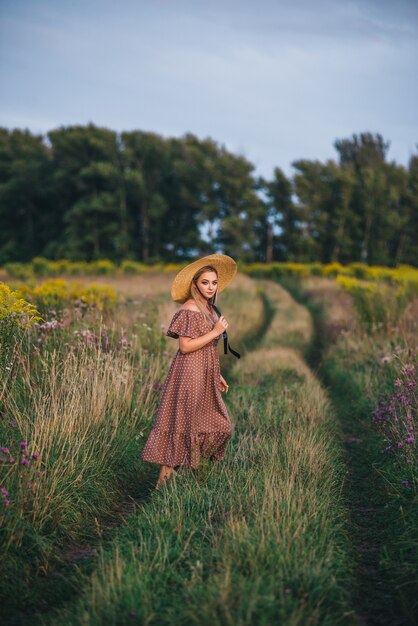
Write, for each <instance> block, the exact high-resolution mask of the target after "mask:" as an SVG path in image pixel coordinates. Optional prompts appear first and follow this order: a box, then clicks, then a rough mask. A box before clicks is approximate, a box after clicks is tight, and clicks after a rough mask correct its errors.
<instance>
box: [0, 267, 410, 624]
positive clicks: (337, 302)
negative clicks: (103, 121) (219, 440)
mask: <svg viewBox="0 0 418 626" xmlns="http://www.w3.org/2000/svg"><path fill="white" fill-rule="evenodd" d="M16 265H17V264H15V267H8V268H5V269H4V270H0V281H3V282H0V322H1V326H0V343H1V352H0V365H1V371H0V416H1V420H0V433H1V442H0V443H1V446H2V456H1V471H2V478H1V490H2V491H1V498H2V502H1V503H0V506H1V509H0V517H1V541H2V559H1V572H0V573H1V579H2V589H1V600H2V601H1V609H0V611H1V619H2V623H4V624H10V625H22V626H25V625H26V624H31V625H33V624H35V625H45V626H52V625H53V626H58V625H62V624H65V625H67V624H68V625H69V626H70V625H74V626H75V625H92V626H93V625H94V626H96V625H99V624H109V625H115V626H116V625H118V626H119V625H121V626H122V625H125V624H126V625H128V624H141V625H142V624H146V625H149V626H160V625H164V626H165V625H167V626H168V625H169V624H170V625H173V626H176V625H180V624H181V625H189V624H196V625H200V624H203V625H207V626H209V625H214V624H222V625H227V626H232V625H234V626H247V625H248V626H250V625H263V626H268V625H270V624H271V625H273V624H283V625H285V626H296V625H301V626H302V625H303V626H334V625H336V624H342V625H343V624H346V625H350V626H351V625H353V626H363V625H376V626H377V625H379V626H380V625H383V626H385V625H387V626H389V625H390V626H393V625H395V626H396V625H403V624H411V625H412V624H415V623H416V621H417V619H418V602H417V598H416V589H417V582H418V581H417V573H416V572H417V566H416V565H417V563H418V532H417V528H418V525H417V522H418V519H417V517H418V516H417V487H418V479H417V458H416V428H417V426H416V423H417V404H418V403H417V398H418V391H417V389H418V387H417V378H418V377H417V359H416V357H417V319H418V292H417V285H418V279H417V274H418V272H417V271H416V270H413V268H409V267H404V268H400V269H399V270H389V269H387V268H366V267H365V266H361V265H360V264H353V266H354V267H351V268H350V267H347V268H343V267H342V266H337V264H334V265H333V266H327V267H325V266H322V267H321V266H319V265H318V264H312V265H311V266H302V265H296V264H293V265H292V264H272V266H261V265H260V266H248V267H241V268H240V271H239V273H238V275H237V277H236V279H235V280H234V281H233V283H232V285H231V287H230V288H228V289H227V290H226V291H225V292H224V293H222V294H221V295H220V299H219V307H220V308H221V310H222V313H223V314H224V315H225V317H226V318H227V319H228V321H229V329H228V335H229V338H230V342H231V345H232V346H233V347H234V349H236V350H238V351H240V352H241V355H242V358H241V359H240V360H239V361H238V360H236V359H234V358H233V357H232V355H228V356H224V355H223V354H222V353H221V348H220V360H221V370H222V373H223V375H224V376H225V378H226V379H227V381H228V383H229V385H230V388H229V393H228V395H226V396H224V400H225V403H226V405H227V408H228V412H229V414H230V416H231V420H232V422H233V435H232V439H231V442H230V444H229V446H228V449H227V454H226V457H225V460H224V461H221V462H219V463H214V464H211V463H209V462H203V463H202V465H201V466H200V467H199V468H198V469H196V470H186V468H183V469H182V470H180V471H179V472H178V473H177V474H176V476H175V477H174V479H173V480H172V481H170V482H169V483H168V484H167V485H166V486H165V487H164V488H163V489H161V490H158V491H155V490H154V486H155V482H156V479H157V475H158V469H159V468H158V467H157V466H155V465H151V464H148V463H143V462H142V461H141V460H140V459H139V453H140V451H141V449H142V447H143V444H144V442H145V439H146V437H147V434H148V432H149V430H150V428H151V425H152V420H153V415H154V414H155V410H156V407H157V404H158V399H159V394H160V391H161V386H162V383H163V382H164V378H165V375H166V373H167V371H168V367H169V365H170V362H171V359H172V357H173V355H174V354H175V351H176V349H177V342H176V341H175V340H173V339H171V338H166V337H165V334H164V333H165V329H166V328H167V326H168V323H169V321H170V319H171V317H172V315H173V314H174V312H175V311H176V310H177V308H178V307H177V305H176V304H175V303H173V302H171V300H170V298H169V290H170V285H171V282H172V280H173V277H174V275H175V273H176V271H177V269H178V268H177V267H176V266H168V267H165V268H162V267H154V268H143V267H141V266H139V264H136V265H135V264H132V263H131V264H129V263H128V264H126V265H125V267H124V268H122V269H118V268H115V267H114V266H111V265H109V264H106V262H102V264H101V265H99V266H96V267H95V268H89V267H88V266H82V265H81V266H80V265H79V266H78V267H77V266H76V267H74V265H72V266H71V265H70V264H69V265H61V266H53V265H51V264H49V263H47V262H46V261H45V260H42V259H39V260H37V261H35V262H34V263H33V264H32V265H30V266H23V265H19V266H17V267H16ZM220 346H221V342H220Z"/></svg>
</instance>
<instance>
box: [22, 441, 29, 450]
mask: <svg viewBox="0 0 418 626" xmlns="http://www.w3.org/2000/svg"><path fill="white" fill-rule="evenodd" d="M27 446H28V444H27V442H26V441H21V442H20V447H21V448H23V449H24V448H27Z"/></svg>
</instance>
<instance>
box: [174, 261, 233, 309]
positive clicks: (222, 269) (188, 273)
mask: <svg viewBox="0 0 418 626" xmlns="http://www.w3.org/2000/svg"><path fill="white" fill-rule="evenodd" d="M205 265H212V266H213V267H214V268H215V269H216V270H217V272H218V289H217V291H218V292H220V291H222V290H223V289H225V287H226V286H227V285H228V284H229V283H230V282H231V280H232V279H233V278H234V276H235V274H236V272H237V264H236V263H235V261H234V259H232V258H231V257H230V256H228V255H226V254H209V255H208V256H204V257H202V258H201V259H198V260H197V261H194V262H193V263H190V264H189V265H186V267H183V269H182V270H180V272H179V273H178V274H177V275H176V277H175V279H174V282H173V284H172V286H171V297H172V298H173V300H174V302H180V303H183V302H185V301H186V300H187V299H188V298H189V297H190V285H191V282H192V279H193V276H194V275H195V274H196V272H197V271H198V270H199V269H200V268H201V267H204V266H205Z"/></svg>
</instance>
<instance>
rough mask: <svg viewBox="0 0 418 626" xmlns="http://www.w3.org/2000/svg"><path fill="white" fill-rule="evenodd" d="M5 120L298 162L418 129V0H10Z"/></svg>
mask: <svg viewBox="0 0 418 626" xmlns="http://www.w3.org/2000/svg"><path fill="white" fill-rule="evenodd" d="M0 22H1V27H0V87H1V103H0V125H1V126H7V127H9V128H13V127H19V128H23V127H25V128H29V129H30V130H32V131H35V132H46V131H47V130H51V129H53V128H55V127H57V126H61V125H68V124H86V123H88V122H94V123H95V124H97V125H100V126H106V127H108V128H112V129H114V130H133V129H141V130H149V131H154V132H157V133H160V134H162V135H163V136H177V137H178V136H181V135H183V134H184V133H186V132H192V133H194V134H196V135H197V136H198V137H200V138H204V137H208V136H210V137H212V138H213V139H215V140H216V141H218V142H220V143H221V144H224V145H225V146H226V147H227V148H228V149H230V150H232V151H233V152H236V153H240V154H243V155H245V156H246V157H247V158H248V159H250V160H251V161H252V162H253V163H254V164H255V166H256V171H257V172H258V173H260V174H263V175H264V176H267V177H269V176H271V174H272V171H273V168H274V167H275V166H279V167H281V168H282V169H283V170H284V171H285V172H286V173H287V174H290V173H291V172H292V168H291V162H292V161H294V160H295V159H299V158H308V159H320V160H322V161H324V160H326V159H328V158H336V152H335V149H334V147H333V142H334V140H335V139H336V138H342V137H349V136H351V135H352V133H360V132H363V131H371V132H380V133H381V134H382V135H383V137H384V138H385V139H386V140H389V141H390V142H391V146H390V150H389V159H390V160H395V161H396V162H398V163H400V164H403V165H407V163H408V160H409V157H410V156H411V154H412V153H413V152H416V145H417V143H418V0H396V1H394V0H390V1H387V0H359V1H348V0H334V1H331V0H314V1H313V0H282V1H281V0H275V1H274V0H252V1H249V0H204V1H203V0H149V1H145V0H119V1H116V0H115V1H113V2H110V1H108V0H68V1H65V0H0Z"/></svg>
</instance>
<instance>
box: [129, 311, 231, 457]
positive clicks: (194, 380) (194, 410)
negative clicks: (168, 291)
mask: <svg viewBox="0 0 418 626" xmlns="http://www.w3.org/2000/svg"><path fill="white" fill-rule="evenodd" d="M215 323H216V322H215V320H214V322H213V326H214V325H215ZM213 326H212V328H213ZM207 332H209V330H208V327H207V323H206V321H205V320H204V318H203V315H202V313H200V311H191V310H188V309H179V310H178V311H177V312H176V313H175V314H174V316H173V318H172V320H171V322H170V325H169V327H168V330H167V332H166V336H168V337H173V338H174V339H177V338H178V337H191V338H192V339H195V338H196V337H200V336H201V335H204V334H206V333H207ZM220 337H221V336H220ZM220 337H217V338H216V339H213V340H212V341H211V342H210V343H207V344H206V345H205V346H203V347H202V348H199V349H198V350H194V351H193V352H188V353H186V354H182V353H181V352H180V350H178V351H177V353H176V355H175V357H174V359H173V361H172V363H171V366H170V369H169V372H168V375H167V379H166V381H165V383H164V386H163V390H162V396H161V401H160V404H159V407H158V411H157V415H156V418H155V421H154V424H153V428H152V430H151V433H150V435H149V437H148V440H147V442H146V444H145V446H144V449H143V450H142V453H141V458H142V460H144V461H149V462H151V463H159V464H161V465H168V466H170V467H177V466H179V465H187V466H189V467H198V465H199V461H200V459H201V458H208V459H210V460H212V461H218V460H221V459H223V457H224V454H225V448H226V445H227V443H228V440H229V439H230V437H231V429H232V427H231V420H230V418H229V415H228V412H227V409H226V407H225V404H224V402H223V399H222V396H221V392H220V391H219V385H220V366H219V355H218V351H217V343H218V341H219V338H220Z"/></svg>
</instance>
